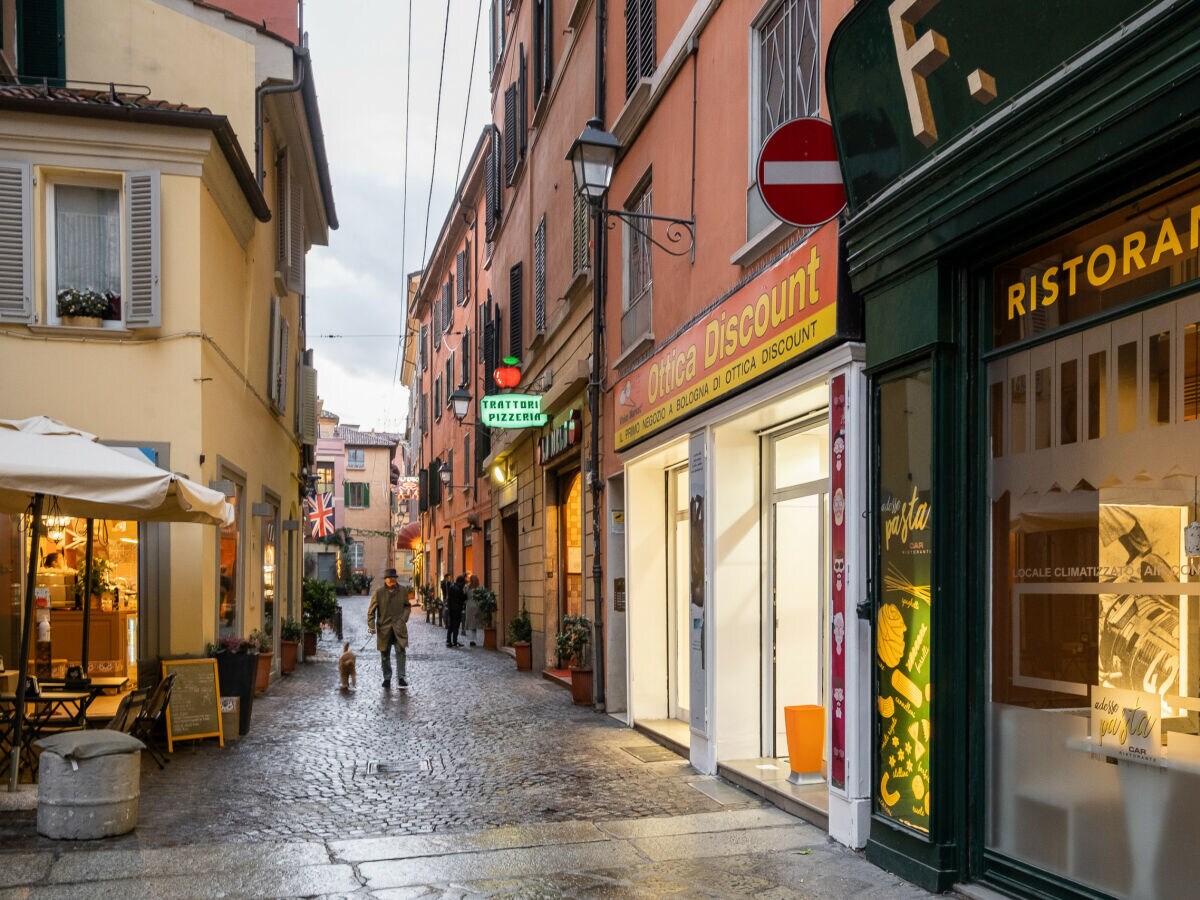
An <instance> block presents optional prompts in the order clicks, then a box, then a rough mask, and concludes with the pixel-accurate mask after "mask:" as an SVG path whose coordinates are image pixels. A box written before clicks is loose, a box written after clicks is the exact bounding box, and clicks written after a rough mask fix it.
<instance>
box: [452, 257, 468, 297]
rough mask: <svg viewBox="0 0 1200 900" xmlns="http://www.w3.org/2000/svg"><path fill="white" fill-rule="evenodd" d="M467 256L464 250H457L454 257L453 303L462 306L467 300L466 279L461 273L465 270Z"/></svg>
mask: <svg viewBox="0 0 1200 900" xmlns="http://www.w3.org/2000/svg"><path fill="white" fill-rule="evenodd" d="M466 259H467V254H466V251H464V250H459V251H458V255H457V256H455V257H454V302H455V303H457V304H458V305H459V306H462V305H463V303H464V302H466V299H467V279H466V276H465V275H464V273H463V270H464V269H465V268H466Z"/></svg>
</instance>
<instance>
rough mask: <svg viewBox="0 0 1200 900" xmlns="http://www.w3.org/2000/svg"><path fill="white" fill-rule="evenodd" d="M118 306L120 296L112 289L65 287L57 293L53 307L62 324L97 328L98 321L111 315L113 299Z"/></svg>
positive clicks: (98, 325)
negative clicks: (102, 290)
mask: <svg viewBox="0 0 1200 900" xmlns="http://www.w3.org/2000/svg"><path fill="white" fill-rule="evenodd" d="M114 300H116V302H117V304H118V306H117V308H118V309H119V308H120V305H119V304H120V301H121V298H120V296H119V295H118V294H115V293H113V292H112V291H105V292H103V293H101V292H100V291H95V290H92V289H91V288H87V289H86V290H82V291H81V290H79V289H78V288H73V287H67V288H63V289H62V290H60V291H59V292H58V294H57V299H56V306H55V309H56V311H57V312H58V317H59V318H60V319H62V323H63V324H64V325H73V326H76V327H84V328H99V327H100V323H101V322H102V321H103V320H104V319H106V318H108V317H109V316H111V315H112V309H113V301H114Z"/></svg>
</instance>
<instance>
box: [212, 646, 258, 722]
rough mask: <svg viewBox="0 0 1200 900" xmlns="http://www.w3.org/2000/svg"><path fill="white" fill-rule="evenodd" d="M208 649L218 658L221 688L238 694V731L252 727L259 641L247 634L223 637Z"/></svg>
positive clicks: (228, 693) (229, 694) (225, 692)
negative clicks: (248, 636)
mask: <svg viewBox="0 0 1200 900" xmlns="http://www.w3.org/2000/svg"><path fill="white" fill-rule="evenodd" d="M205 651H206V652H207V654H208V655H209V656H212V657H215V658H216V660H217V688H218V690H219V691H220V694H221V696H222V697H237V698H238V699H239V700H240V706H239V709H238V734H246V733H247V732H248V731H249V730H250V712H251V709H252V707H253V705H254V682H255V676H256V675H257V673H258V644H257V643H252V642H251V641H249V640H247V639H246V638H241V637H233V636H230V637H223V638H221V641H220V643H217V644H209V645H208V646H207V647H206V648H205Z"/></svg>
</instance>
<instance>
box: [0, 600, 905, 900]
mask: <svg viewBox="0 0 1200 900" xmlns="http://www.w3.org/2000/svg"><path fill="white" fill-rule="evenodd" d="M366 605H367V598H365V597H350V598H342V606H343V609H344V622H345V637H346V639H347V640H349V641H350V643H351V647H352V648H353V649H354V650H355V651H356V652H357V653H358V676H359V685H358V690H357V691H356V692H351V693H348V694H344V693H342V692H341V691H339V690H338V685H337V673H336V655H337V653H339V652H340V649H341V648H340V646H339V645H338V644H337V643H336V641H335V640H334V639H333V638H332V636H331V635H326V636H324V637H323V639H322V641H321V646H320V653H319V654H318V658H317V659H316V660H314V661H312V662H309V663H306V664H303V665H302V666H300V667H299V669H298V671H297V673H296V674H295V675H292V676H288V677H285V678H283V679H280V680H278V681H276V682H274V683H273V684H272V685H271V688H270V690H269V691H268V692H267V693H266V694H264V695H260V696H259V697H258V698H256V699H255V702H254V713H253V721H252V724H251V728H250V733H249V734H248V735H246V736H245V737H243V738H241V739H240V740H235V741H231V742H229V743H228V744H227V745H226V746H225V747H224V748H220V747H218V746H217V744H216V741H215V740H208V741H204V742H194V743H183V744H177V745H176V749H175V753H174V754H173V756H172V761H171V763H170V764H169V765H168V766H167V768H166V769H165V770H163V771H161V772H160V771H159V770H158V769H157V767H156V766H155V765H154V763H153V762H152V761H151V760H149V759H148V758H144V759H143V764H142V785H141V808H140V814H139V824H138V827H137V829H136V830H135V831H134V832H133V833H132V834H130V835H126V836H122V837H118V838H110V839H107V840H104V841H101V842H60V841H49V840H46V839H44V838H40V837H38V835H37V834H36V827H35V815H34V813H33V812H32V811H29V812H0V896H19V897H43V896H44V897H59V896H64V897H66V896H70V897H76V896H87V897H107V896H112V897H120V898H122V900H130V898H133V897H139V896H147V897H172V896H179V897H195V896H309V895H330V896H338V895H352V894H363V895H371V896H380V897H413V896H463V895H465V894H471V895H476V894H482V895H494V896H521V897H526V896H528V897H534V896H536V897H571V896H584V895H586V896H637V897H643V896H644V897H657V896H662V895H663V894H668V893H677V894H679V895H681V896H704V897H722V896H738V895H744V894H765V895H766V896H769V897H774V896H779V897H784V896H802V897H809V896H811V897H845V896H864V897H922V896H927V895H925V894H924V893H923V892H921V891H918V890H916V889H914V888H912V887H911V886H909V885H906V884H905V883H903V882H901V881H899V880H898V879H895V878H893V877H892V876H890V875H887V874H886V873H884V872H882V871H881V870H879V869H877V868H875V867H874V866H872V865H870V864H868V863H866V862H865V861H864V860H863V859H862V858H861V857H860V856H859V855H857V854H854V853H851V852H849V851H846V850H844V849H842V848H839V847H838V846H837V845H835V844H832V843H830V842H829V841H828V840H827V838H826V837H825V835H824V834H823V833H822V832H821V831H820V830H819V829H816V828H814V827H812V826H810V825H807V824H805V823H802V822H800V821H799V820H797V819H793V818H792V817H790V816H787V815H785V814H784V813H782V812H780V811H778V810H776V809H774V808H773V807H770V806H766V805H764V804H763V803H762V802H761V801H760V800H759V799H758V798H756V797H752V796H751V795H749V794H746V793H744V792H741V791H739V790H736V789H734V788H732V787H731V786H729V785H727V784H725V783H724V782H721V781H720V780H719V779H714V778H711V777H708V776H702V775H699V774H698V773H696V772H695V770H693V769H692V768H691V767H690V766H689V765H688V763H687V762H686V760H683V759H681V758H678V757H672V758H671V759H668V760H664V761H661V762H649V763H644V762H641V761H639V760H638V759H637V758H636V757H635V756H634V755H633V754H632V753H631V752H629V750H630V749H638V748H644V747H648V746H653V745H652V744H651V742H650V741H649V740H648V739H646V738H645V737H643V736H642V735H640V734H638V733H636V732H634V731H632V730H630V729H628V728H626V727H624V726H623V725H621V724H620V723H619V722H617V721H616V720H614V719H613V718H611V717H610V716H607V715H604V714H601V713H596V712H594V711H593V710H591V709H589V708H581V707H575V706H573V705H572V704H571V698H570V694H569V692H567V691H565V690H563V689H562V688H561V687H559V686H556V685H553V684H551V683H550V682H547V681H545V680H544V679H542V678H541V677H540V676H539V675H537V674H536V673H518V672H517V671H516V670H515V665H514V663H513V660H512V658H511V657H510V656H508V655H506V654H503V653H499V652H494V651H487V650H483V649H482V648H478V647H477V648H468V647H467V646H466V645H465V644H464V646H463V647H462V648H461V649H457V650H455V649H448V648H446V647H445V633H444V631H442V630H441V629H438V628H436V627H435V626H433V625H428V624H426V623H425V621H424V615H423V614H422V613H420V612H419V611H418V615H417V616H416V617H415V618H414V620H413V623H412V626H411V628H410V632H411V636H412V646H411V647H410V652H409V659H408V677H409V682H410V684H411V685H412V687H411V689H410V690H408V691H399V690H397V689H395V688H393V689H392V690H391V691H390V692H384V690H383V689H382V687H381V685H380V680H381V677H380V665H379V655H378V653H377V652H376V651H375V649H374V638H371V637H369V636H368V635H367V633H366V624H365V615H366ZM718 787H719V789H714V788H718ZM704 791H708V793H705V792H704ZM710 795H712V796H710ZM714 797H719V798H720V800H721V801H723V802H718V800H717V799H714ZM84 885H87V887H86V888H85V887H84ZM6 889H7V890H6Z"/></svg>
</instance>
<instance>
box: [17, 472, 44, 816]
mask: <svg viewBox="0 0 1200 900" xmlns="http://www.w3.org/2000/svg"><path fill="white" fill-rule="evenodd" d="M44 499H45V497H44V496H43V495H42V494H34V495H33V509H32V510H31V511H30V516H31V519H32V527H31V528H30V529H29V531H30V534H31V537H30V539H29V568H28V569H27V570H26V572H25V615H24V616H23V617H22V619H21V625H22V627H21V652H20V654H19V656H18V658H17V702H16V711H15V715H16V721H15V722H14V723H13V744H12V750H11V751H10V753H11V756H10V758H9V762H8V773H9V774H8V790H9V793H12V792H14V791H16V789H17V782H18V781H19V780H20V772H19V771H18V766H20V764H21V731H22V727H21V726H22V725H24V723H25V672H26V670H28V668H29V632H30V625H32V624H33V588H34V584H35V583H36V581H37V564H38V529H39V527H40V525H41V522H42V501H43V500H44Z"/></svg>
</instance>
